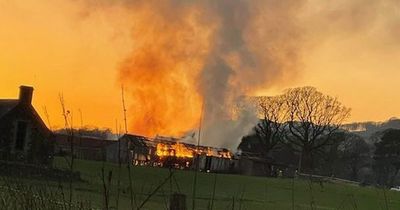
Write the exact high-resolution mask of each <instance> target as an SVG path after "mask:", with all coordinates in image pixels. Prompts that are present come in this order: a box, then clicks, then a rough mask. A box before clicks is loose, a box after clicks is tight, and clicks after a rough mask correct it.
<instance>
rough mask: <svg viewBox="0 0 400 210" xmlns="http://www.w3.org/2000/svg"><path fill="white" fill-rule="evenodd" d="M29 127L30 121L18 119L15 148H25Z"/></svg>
mask: <svg viewBox="0 0 400 210" xmlns="http://www.w3.org/2000/svg"><path fill="white" fill-rule="evenodd" d="M27 129H28V123H27V122H24V121H18V123H17V135H16V139H15V140H16V141H15V149H17V150H24V147H25V139H26V133H27Z"/></svg>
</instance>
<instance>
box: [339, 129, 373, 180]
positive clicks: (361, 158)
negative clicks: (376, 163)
mask: <svg viewBox="0 0 400 210" xmlns="http://www.w3.org/2000/svg"><path fill="white" fill-rule="evenodd" d="M338 149H339V153H340V161H341V163H343V164H344V170H347V171H350V179H351V180H357V181H358V172H359V171H360V169H361V168H363V167H365V166H368V165H369V163H370V161H369V159H370V148H369V146H368V144H367V143H366V142H365V140H364V139H363V138H362V137H361V136H358V135H356V134H351V133H346V136H345V141H343V142H342V143H341V144H340V145H339V148H338Z"/></svg>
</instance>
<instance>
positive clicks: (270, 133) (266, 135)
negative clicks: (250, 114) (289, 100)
mask: <svg viewBox="0 0 400 210" xmlns="http://www.w3.org/2000/svg"><path fill="white" fill-rule="evenodd" d="M256 105H257V112H258V115H259V117H260V121H259V123H258V124H257V125H256V127H255V128H254V131H255V134H256V136H257V137H258V140H259V141H260V145H261V146H262V147H263V148H262V150H261V151H263V154H262V155H263V156H267V155H268V153H269V152H270V151H271V150H272V149H274V148H275V147H276V146H277V144H278V143H279V141H281V140H282V139H283V137H284V135H285V127H286V123H285V119H286V115H287V111H286V110H285V101H284V100H283V97H282V96H275V97H268V96H260V97H257V98H256Z"/></svg>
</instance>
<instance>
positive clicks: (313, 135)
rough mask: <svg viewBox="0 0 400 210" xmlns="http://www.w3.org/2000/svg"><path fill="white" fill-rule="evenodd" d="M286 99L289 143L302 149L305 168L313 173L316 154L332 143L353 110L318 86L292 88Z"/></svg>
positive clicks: (303, 167) (287, 92)
mask: <svg viewBox="0 0 400 210" xmlns="http://www.w3.org/2000/svg"><path fill="white" fill-rule="evenodd" d="M283 97H284V100H285V104H286V109H287V116H288V121H287V124H288V130H289V135H288V138H287V140H288V141H289V142H290V143H292V144H294V145H296V146H297V147H298V148H299V149H300V150H301V166H300V167H301V169H302V170H303V171H305V172H311V170H312V168H313V153H314V151H316V150H318V149H320V148H321V147H323V146H325V145H327V144H328V143H329V141H330V140H331V138H330V136H331V135H332V134H333V133H334V132H335V131H337V130H338V129H339V127H340V126H341V125H342V123H343V121H344V120H345V119H346V118H348V117H349V115H350V109H348V108H346V107H345V106H344V105H342V104H341V103H340V102H339V101H338V100H337V99H336V98H334V97H331V96H328V95H324V94H323V93H321V92H319V91H317V89H316V88H314V87H300V88H294V89H289V90H287V91H286V92H285V94H284V95H283Z"/></svg>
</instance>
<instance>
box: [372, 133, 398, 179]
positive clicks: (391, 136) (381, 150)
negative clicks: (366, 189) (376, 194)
mask: <svg viewBox="0 0 400 210" xmlns="http://www.w3.org/2000/svg"><path fill="white" fill-rule="evenodd" d="M375 146H376V150H375V154H374V159H375V161H376V162H375V165H374V169H375V171H376V173H377V176H378V179H377V181H378V183H379V184H382V185H387V186H388V185H389V186H391V185H393V184H394V181H395V178H396V176H397V174H398V173H399V170H400V130H398V129H389V130H386V131H385V132H384V134H383V136H382V138H381V141H379V142H377V143H375Z"/></svg>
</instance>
